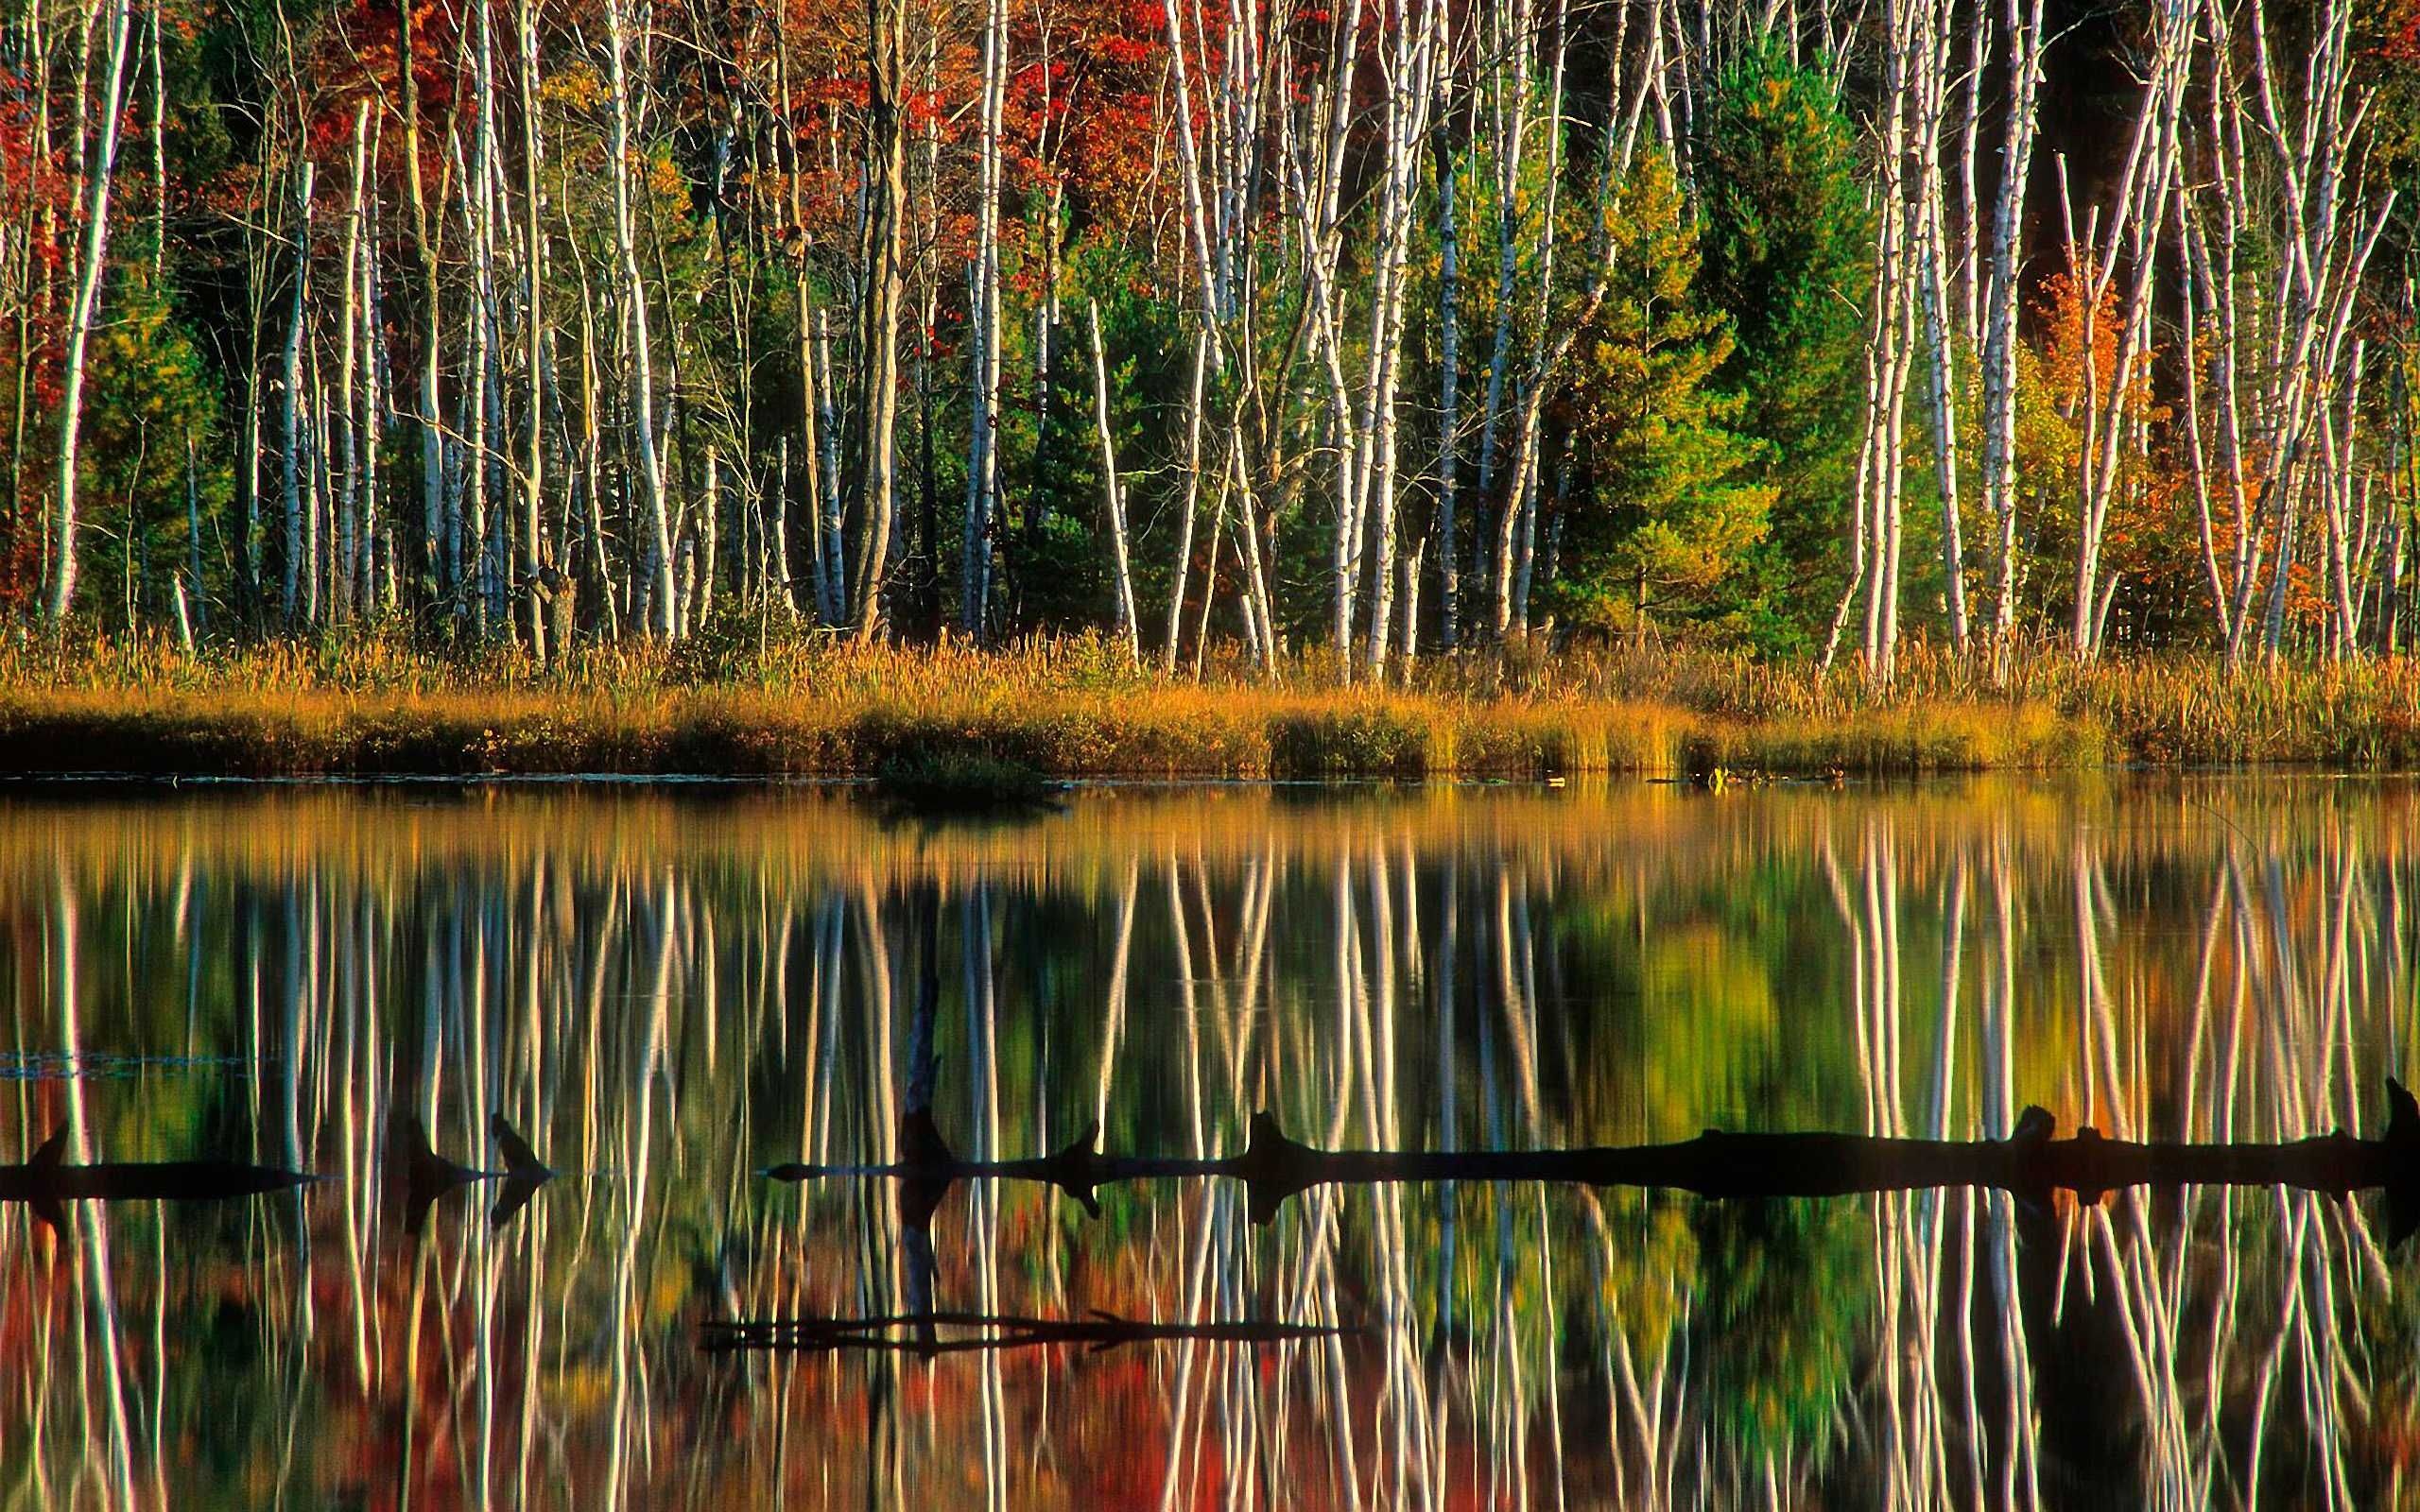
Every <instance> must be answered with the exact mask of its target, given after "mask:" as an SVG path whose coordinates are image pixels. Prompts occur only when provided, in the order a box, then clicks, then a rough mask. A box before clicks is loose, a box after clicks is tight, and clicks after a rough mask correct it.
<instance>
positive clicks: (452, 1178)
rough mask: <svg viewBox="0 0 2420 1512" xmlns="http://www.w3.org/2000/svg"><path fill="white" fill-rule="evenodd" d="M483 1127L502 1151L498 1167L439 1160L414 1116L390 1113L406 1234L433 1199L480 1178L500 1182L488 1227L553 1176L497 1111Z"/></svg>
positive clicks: (500, 1223)
mask: <svg viewBox="0 0 2420 1512" xmlns="http://www.w3.org/2000/svg"><path fill="white" fill-rule="evenodd" d="M488 1132H489V1133H490V1134H492V1135H493V1136H494V1138H495V1142H496V1146H497V1148H499V1149H501V1150H502V1151H503V1152H504V1162H505V1165H504V1169H503V1170H501V1171H483V1170H479V1169H477V1168H475V1167H473V1166H467V1165H458V1164H457V1163H455V1162H454V1161H452V1160H447V1159H445V1157H443V1156H441V1155H440V1154H438V1153H437V1151H436V1149H435V1148H434V1147H433V1146H431V1145H430V1143H429V1141H428V1130H427V1129H426V1128H425V1127H423V1125H422V1124H421V1121H420V1119H419V1117H418V1116H417V1115H415V1114H412V1113H408V1112H398V1113H397V1114H396V1115H395V1116H394V1120H393V1123H392V1125H391V1133H390V1135H389V1139H390V1142H391V1148H392V1158H393V1160H395V1163H396V1167H397V1170H396V1175H397V1177H398V1182H399V1186H400V1190H401V1191H402V1193H403V1211H404V1231H405V1232H406V1233H409V1234H417V1233H419V1232H420V1230H421V1225H422V1224H423V1222H425V1221H426V1219H427V1217H428V1210H429V1208H430V1206H431V1205H432V1204H434V1203H435V1202H436V1201H437V1199H438V1198H440V1197H441V1196H443V1195H444V1194H447V1193H449V1192H455V1191H458V1190H460V1189H461V1188H463V1187H467V1186H472V1185H475V1184H476V1183H478V1182H481V1181H497V1182H501V1183H502V1185H501V1186H500V1187H499V1188H498V1189H497V1191H496V1200H495V1206H494V1208H493V1209H492V1210H490V1211H489V1213H488V1225H489V1227H491V1228H494V1229H501V1228H503V1227H504V1226H505V1225H506V1224H507V1223H510V1221H511V1220H512V1218H513V1216H514V1214H516V1213H518V1212H520V1211H521V1210H522V1209H523V1208H525V1207H527V1206H528V1205H529V1199H530V1198H531V1197H533V1196H536V1195H537V1194H538V1189H539V1188H540V1187H542V1186H544V1185H545V1184H546V1183H547V1182H549V1181H551V1180H553V1179H554V1178H555V1173H554V1172H553V1171H552V1170H551V1169H549V1168H548V1167H547V1165H546V1163H545V1162H544V1161H543V1160H539V1159H538V1152H537V1151H536V1150H534V1149H532V1148H530V1146H529V1142H528V1141H527V1140H525V1139H523V1138H522V1137H521V1136H520V1134H519V1133H517V1132H515V1131H514V1129H513V1127H512V1125H510V1124H508V1123H506V1122H505V1119H504V1115H503V1114H502V1113H491V1114H489V1115H488Z"/></svg>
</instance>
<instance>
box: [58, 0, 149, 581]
mask: <svg viewBox="0 0 2420 1512" xmlns="http://www.w3.org/2000/svg"><path fill="white" fill-rule="evenodd" d="M108 25H109V36H110V41H109V49H110V52H109V59H110V60H109V71H108V77H107V81H106V83H105V84H104V85H103V87H102V93H101V120H100V142H99V144H98V146H96V147H95V150H94V153H93V162H92V164H91V166H90V169H89V170H88V172H87V175H86V178H87V186H86V192H85V200H84V235H83V243H82V246H81V247H80V249H78V252H77V258H76V284H75V293H74V295H73V296H72V298H71V301H70V302H69V304H68V307H67V353H66V358H65V361H64V362H63V363H62V364H61V379H60V399H59V524H58V542H57V545H56V546H55V547H54V551H53V556H52V558H51V578H50V620H51V623H52V625H54V626H58V625H63V624H64V623H65V622H66V619H67V614H68V611H69V610H72V609H73V608H75V605H76V469H77V465H78V458H79V455H80V452H79V449H78V443H79V442H80V440H81V438H82V421H83V412H84V364H85V352H86V348H87V347H88V345H89V344H90V342H91V339H92V333H93V326H94V323H95V320H96V319H97V318H98V317H99V314H100V306H101V275H102V272H103V269H104V268H105V266H107V264H108V261H109V248H110V184H111V179H112V170H114V168H115V167H116V165H117V141H118V121H119V118H120V117H121V116H122V115H123V114H124V107H125V96H126V50H127V44H128V34H129V32H130V29H131V27H132V25H133V5H132V0H114V3H113V4H112V6H111V8H110V12H109V23H108ZM82 96H83V91H82V78H81V76H80V75H79V76H78V90H77V97H78V100H79V101H80V100H81V98H82ZM77 146H78V151H79V152H80V151H81V150H82V146H83V136H82V134H81V132H80V131H79V132H78V136H77Z"/></svg>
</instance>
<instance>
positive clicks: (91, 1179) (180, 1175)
mask: <svg viewBox="0 0 2420 1512" xmlns="http://www.w3.org/2000/svg"><path fill="white" fill-rule="evenodd" d="M66 1159H67V1130H66V1129H64V1128H61V1129H60V1130H59V1132H57V1133H55V1134H53V1135H52V1136H51V1137H50V1138H49V1139H47V1140H45V1141H43V1144H42V1147H41V1148H40V1149H37V1150H36V1151H34V1153H33V1159H31V1160H27V1161H26V1163H25V1164H23V1165H0V1202H23V1203H26V1204H27V1205H29V1206H30V1207H31V1208H32V1209H33V1211H34V1216H35V1217H37V1218H40V1219H41V1220H42V1221H43V1223H45V1224H48V1225H49V1226H50V1227H51V1228H52V1229H61V1230H64V1229H65V1228H66V1227H67V1213H66V1210H65V1209H64V1208H63V1207H62V1206H61V1205H62V1204H64V1203H69V1202H216V1201H221V1200H224V1199H226V1198H229V1197H251V1196H258V1195H260V1194H263V1193H268V1192H284V1191H287V1190H289V1189H291V1188H294V1187H300V1186H308V1185H310V1184H311V1183H312V1182H315V1181H318V1180H320V1177H316V1176H312V1175H308V1174H306V1173H304V1172H300V1171H285V1170H280V1169H278V1168H277V1167H275V1166H268V1165H243V1164H239V1163H237V1162H236V1161H233V1160H148V1161H130V1160H108V1161H99V1162H95V1163H94V1164H91V1165H69V1164H67V1163H66Z"/></svg>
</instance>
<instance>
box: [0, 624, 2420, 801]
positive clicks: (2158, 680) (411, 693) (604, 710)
mask: <svg viewBox="0 0 2420 1512" xmlns="http://www.w3.org/2000/svg"><path fill="white" fill-rule="evenodd" d="M944 748H946V749H959V750H965V749H974V750H979V751H982V752H985V753H987V754H989V755H992V756H994V757H997V758H1000V759H1002V760H1004V761H1008V762H1013V763H1018V764H1023V765H1028V766H1030V767H1032V768H1035V769H1037V770H1040V771H1043V772H1047V773H1051V774H1054V775H1059V776H1067V777H1164V778H1247V779H1250V778H1306V777H1375V778H1395V779H1418V778H1427V777H1447V776H1468V777H1480V776H1486V777H1512V778H1533V777H1541V776H1555V775H1564V774H1581V773H1599V772H1612V773H1645V774H1658V775H1668V774H1673V773H1679V772H1688V771H1703V770H1705V769H1708V768H1710V767H1715V766H1720V767H1725V768H1729V769H1732V770H1735V771H1767V772H1773V773H1808V772H1828V771H1842V772H1848V773H1855V774H1912V773H1922V772H1931V771H1975V770H1985V769H2022V770H2067V769H2077V768H2083V767H2091V766H2099V765H2111V764H2116V763H2138V764H2147V765H2207V764H2217V763H2243V764H2301V765H2324V766H2331V767H2338V768H2342V769H2349V770H2405V769H2411V768H2412V767H2414V766H2420V662H2415V661H2414V660H2413V659H2411V658H2408V657H2407V658H2397V659H2389V660H2377V661H2370V662H2361V663H2357V664H2354V665H2351V666H2345V667H2332V666H2285V667H2276V668H2261V669H2257V670H2248V671H2243V672H2238V673H2228V672H2227V671H2225V670H2224V669H2223V668H2221V667H2220V666H2218V665H2216V664H2215V663H2210V662H2185V661H2173V662H2168V661H2164V662H2130V663H2111V664H2107V665H2103V666H2099V667H2092V668H2080V667H2077V666H2076V665H2074V663H2072V662H2068V661H2067V660H2066V659H2065V658H2063V657H2059V656H2057V655H2056V654H2055V653H2051V652H2044V653H2041V654H2039V655H2035V656H2030V657H2024V658H2019V659H2017V661H2016V662H2015V663H2014V665H2013V667H2012V668H2011V669H2010V670H2009V672H2008V673H2007V675H2006V677H2005V678H2004V679H2002V681H2001V682H1999V683H1997V684H1996V683H1994V682H1993V681H1992V680H1991V679H1988V678H1987V677H1985V676H1984V675H1983V674H1982V673H1980V672H1979V671H1978V670H1977V669H1975V668H1973V667H1971V666H1969V665H1968V664H1966V663H1964V662H1956V661H1952V660H1950V659H1947V658H1934V657H1929V656H1927V655H1925V654H1923V653H1921V652H1919V653H1918V654H1916V655H1915V656H1913V657H1911V658H1910V662H1909V665H1908V669H1907V671H1905V672H1904V673H1903V674H1902V676H1901V677H1900V679H1898V681H1897V683H1896V685H1895V686H1894V687H1893V689H1892V690H1891V691H1890V692H1889V693H1887V694H1882V693H1876V692H1875V691H1874V690H1870V689H1868V688H1866V687H1865V685H1864V684H1863V682H1862V681H1861V680H1860V679H1858V678H1857V677H1856V676H1855V675H1854V674H1853V673H1847V672H1835V673H1833V674H1831V675H1828V676H1826V675H1823V674H1820V673H1818V672H1816V671H1815V670H1813V669H1810V668H1805V667H1796V668H1793V667H1785V666H1773V665H1771V664H1766V663H1757V662H1748V661H1745V660H1744V659H1734V658H1727V657H1717V656H1709V655H1703V654H1682V653H1674V654H1663V655H1659V654H1645V655H1641V654H1612V653H1595V654H1583V655H1574V656H1566V657H1553V658H1549V657H1545V656H1535V655H1526V654H1521V653H1510V654H1496V655H1490V656H1488V657H1485V658H1468V659H1461V660H1456V661H1444V660H1431V661H1429V662H1425V663H1423V664H1422V665H1421V666H1420V667H1418V668H1416V669H1415V670H1414V672H1413V674H1412V676H1411V678H1410V679H1409V682H1408V683H1407V684H1406V685H1402V686H1394V687H1388V688H1383V689H1380V688H1371V687H1367V686H1361V685H1353V686H1347V685H1342V684H1340V682H1339V681H1338V680H1337V679H1334V678H1333V677H1331V676H1328V675H1327V674H1326V672H1325V671H1324V669H1322V667H1321V666H1320V665H1319V664H1318V663H1317V662H1314V661H1308V660H1306V661H1305V662H1301V663H1298V664H1295V665H1291V666H1288V667H1287V668H1285V669H1284V670H1283V671H1282V673H1281V675H1280V676H1279V677H1278V678H1277V679H1274V680H1263V679H1258V678H1256V677H1254V676H1253V675H1252V674H1251V673H1250V672H1249V670H1248V669H1244V668H1240V667H1233V666H1221V667H1214V668H1212V669H1210V670H1209V672H1208V673H1207V674H1206V675H1205V676H1204V677H1203V678H1202V679H1201V680H1199V681H1197V680H1194V679H1190V678H1177V679H1164V678H1161V677H1159V676H1157V675H1155V674H1152V673H1150V672H1137V671H1134V670H1133V669H1132V668H1130V667H1128V666H1126V665H1125V663H1124V659H1123V657H1122V654H1121V653H1119V652H1118V651H1117V650H1116V649H1115V647H1112V646H1108V645H1105V644H1101V643H1100V642H1098V641H1095V640H1091V639H1081V640H1074V641H1056V642H1048V643H1037V644H1029V645H1021V646H1018V647H1015V648H1012V649H1011V650H1007V651H1002V652H994V653H982V652H976V651H973V650H970V649H968V648H965V647H963V646H943V647H942V648H939V649H904V648H894V647H866V648H861V647H853V646H841V645H837V644H828V643H827V644H819V643H815V642H811V641H797V642H789V643H783V644H776V645H773V646H769V647H768V646H746V647H739V648H725V649H724V650H722V651H720V652H713V651H710V650H706V651H701V650H700V649H698V648H694V647H682V648H679V649H676V650H674V651H671V652H661V651H655V650H651V649H647V648H640V649H636V650H625V649H619V648H605V649H600V650H597V651H594V652H590V653H586V654H584V655H583V656H582V657H581V658H580V659H579V660H578V661H577V662H574V663H573V664H571V665H569V666H566V667H561V668H555V669H547V670H544V671H541V670H538V669H535V668H532V667H529V666H527V664H525V663H521V662H516V661H515V660H514V659H512V658H511V657H510V655H509V654H500V653H487V654H485V655H483V656H481V657H477V658H458V657H442V656H437V655H431V654H427V653H423V652H415V651H413V650H411V649H409V648H407V647H404V646H401V645H397V644H388V643H383V642H372V643H370V644H367V645H361V644H354V645H348V646H346V647H343V648H341V649H337V648H329V649H327V650H324V651H322V650H317V649H314V648H311V647H307V646H301V645H295V644H272V645H262V646H254V647H249V648H242V649H233V650H224V651H216V652H208V653H204V654H201V655H199V656H188V655H185V654H182V653H180V652H177V651H176V650H174V649H173V648H171V647H168V646H165V645H163V644H155V643H135V644H125V643H108V642H95V643H88V644H78V645H73V646H58V645H46V644H38V643H30V642H28V643H19V644H13V645H5V646H0V771H5V772H11V773H41V772H61V773H64V772H94V771H107V772H135V773H149V774H171V773H175V774H183V775H196V776H240V777H287V776H311V775H330V776H337V775H342V776H402V775H423V774H425V775H445V776H478V775H533V776H534V775H555V774H569V773H623V774H633V775H672V774H702V775H730V776H765V777H772V776H829V777H842V776H861V775H866V774H868V773H871V772H873V771H874V770H875V769H876V768H877V767H879V766H880V765H882V764H883V763H884V762H886V761H891V760H896V759H899V758H901V757H903V756H913V755H915V754H917V753H919V752H924V751H930V750H937V749H944Z"/></svg>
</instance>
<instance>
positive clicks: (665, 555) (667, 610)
mask: <svg viewBox="0 0 2420 1512" xmlns="http://www.w3.org/2000/svg"><path fill="white" fill-rule="evenodd" d="M605 21H606V35H607V49H608V51H609V53H610V55H611V59H610V61H611V67H610V69H609V70H608V73H609V76H610V79H609V87H610V89H611V90H612V93H613V105H614V127H613V145H612V149H611V150H612V152H613V157H614V161H613V180H614V245H615V250H616V251H617V252H618V253H619V255H620V258H621V270H620V271H621V276H622V285H623V299H624V301H625V303H626V304H627V306H628V309H627V313H626V318H627V319H628V321H629V331H630V339H631V379H630V383H631V389H630V396H631V444H632V446H633V447H634V448H635V449H636V450H637V452H638V456H639V479H640V482H641V483H642V485H643V486H644V488H645V497H644V503H645V506H646V509H647V514H646V524H647V532H648V546H647V555H648V559H647V582H648V624H649V626H650V627H651V628H652V629H653V630H654V631H655V633H657V634H658V635H661V636H663V637H664V638H665V639H666V640H669V639H672V638H673V637H674V636H675V635H676V634H677V633H678V629H679V625H680V605H679V602H678V598H679V595H678V593H677V591H676V586H675V583H674V580H673V560H672V525H671V515H670V513H669V509H668V507H667V505H666V499H665V488H664V464H663V459H662V458H661V456H659V455H658V454H657V451H656V440H655V369H654V362H653V350H652V345H651V343H650V341H649V339H648V308H647V284H646V283H645V281H644V279H643V278H642V277H641V275H640V272H639V253H638V237H637V230H636V226H635V216H636V209H635V207H634V206H633V205H632V204H631V197H632V194H633V193H634V185H633V184H632V182H631V179H632V172H631V169H632V160H633V159H634V157H635V156H636V152H637V149H636V147H635V146H633V145H632V143H631V135H632V133H631V116H632V114H633V113H634V107H633V105H632V101H631V86H630V78H629V75H628V73H627V71H626V69H625V67H624V63H623V59H624V55H625V54H626V53H627V52H628V50H629V46H630V43H629V40H628V21H627V19H626V17H625V14H624V10H623V0H605Z"/></svg>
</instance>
